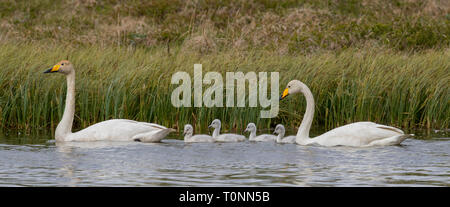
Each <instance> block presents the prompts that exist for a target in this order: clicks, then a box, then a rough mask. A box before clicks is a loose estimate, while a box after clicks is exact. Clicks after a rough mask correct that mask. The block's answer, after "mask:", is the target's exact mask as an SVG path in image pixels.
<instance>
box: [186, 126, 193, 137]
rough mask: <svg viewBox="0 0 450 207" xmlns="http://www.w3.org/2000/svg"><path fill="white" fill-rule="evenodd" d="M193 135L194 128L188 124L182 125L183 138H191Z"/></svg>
mask: <svg viewBox="0 0 450 207" xmlns="http://www.w3.org/2000/svg"><path fill="white" fill-rule="evenodd" d="M193 134H194V127H192V125H190V124H186V125H184V131H183V136H192V135H193Z"/></svg>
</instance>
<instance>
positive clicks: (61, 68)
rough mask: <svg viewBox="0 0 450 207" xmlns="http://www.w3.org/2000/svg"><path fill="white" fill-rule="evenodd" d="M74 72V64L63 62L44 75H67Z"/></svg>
mask: <svg viewBox="0 0 450 207" xmlns="http://www.w3.org/2000/svg"><path fill="white" fill-rule="evenodd" d="M73 71H74V69H73V66H72V63H70V62H69V61H68V60H61V61H59V62H58V63H56V64H55V65H54V66H53V67H51V68H50V69H47V70H46V71H44V73H62V74H66V75H67V74H69V73H71V72H73Z"/></svg>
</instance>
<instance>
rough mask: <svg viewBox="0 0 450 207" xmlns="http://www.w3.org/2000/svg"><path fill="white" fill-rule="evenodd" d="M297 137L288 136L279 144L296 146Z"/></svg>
mask: <svg viewBox="0 0 450 207" xmlns="http://www.w3.org/2000/svg"><path fill="white" fill-rule="evenodd" d="M295 138H296V136H287V137H284V138H283V139H281V141H280V142H279V143H286V144H294V143H295Z"/></svg>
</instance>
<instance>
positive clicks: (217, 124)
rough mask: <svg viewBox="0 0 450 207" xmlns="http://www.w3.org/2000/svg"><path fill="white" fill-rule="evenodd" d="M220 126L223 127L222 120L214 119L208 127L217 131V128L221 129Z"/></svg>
mask: <svg viewBox="0 0 450 207" xmlns="http://www.w3.org/2000/svg"><path fill="white" fill-rule="evenodd" d="M220 125H221V123H220V120H219V119H214V120H213V121H212V122H211V124H210V125H209V126H208V127H210V128H211V127H212V128H214V129H217V128H220Z"/></svg>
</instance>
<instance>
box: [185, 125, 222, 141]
mask: <svg viewBox="0 0 450 207" xmlns="http://www.w3.org/2000/svg"><path fill="white" fill-rule="evenodd" d="M193 134H194V127H192V125H190V124H186V125H184V132H183V135H184V142H215V139H214V138H213V137H212V136H209V135H206V134H197V135H193Z"/></svg>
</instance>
